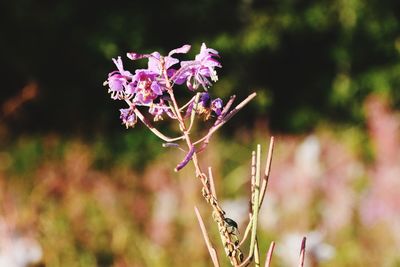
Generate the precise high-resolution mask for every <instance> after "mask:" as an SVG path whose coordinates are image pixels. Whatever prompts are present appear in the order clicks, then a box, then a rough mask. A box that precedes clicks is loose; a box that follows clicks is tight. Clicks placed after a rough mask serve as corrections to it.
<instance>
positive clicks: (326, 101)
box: [0, 0, 400, 132]
mask: <svg viewBox="0 0 400 267" xmlns="http://www.w3.org/2000/svg"><path fill="white" fill-rule="evenodd" d="M0 12H1V15H0V29H1V32H2V42H1V43H0V58H1V61H2V69H3V70H2V74H3V75H2V77H3V78H2V90H1V91H0V97H1V98H0V99H5V98H7V97H10V96H12V95H15V94H16V92H17V90H18V89H20V88H22V87H23V86H24V85H25V84H26V83H27V82H28V81H31V80H33V81H36V82H37V83H38V84H39V92H40V94H39V98H38V100H37V101H36V102H35V103H33V104H31V105H30V106H29V108H27V110H26V112H25V113H24V114H23V115H21V118H20V120H18V121H17V122H14V123H13V126H14V128H15V129H19V130H26V129H27V128H26V127H29V129H30V130H31V131H33V130H39V131H44V130H45V129H51V130H67V131H69V132H70V131H76V130H79V129H81V130H84V131H85V132H87V131H88V130H92V131H93V130H96V131H99V130H106V129H109V127H118V126H117V121H118V119H117V117H118V114H116V112H115V106H113V105H117V104H116V103H111V101H110V100H108V99H107V94H106V90H105V88H102V85H101V84H102V81H104V80H105V79H106V75H107V73H108V72H109V71H110V70H112V69H113V66H112V63H111V57H116V56H117V55H124V54H125V52H126V51H140V52H151V51H155V50H160V51H169V49H172V48H175V47H177V46H179V45H182V44H183V43H190V44H197V47H196V45H195V49H197V48H198V46H199V44H200V43H201V42H206V43H207V44H208V45H209V46H211V47H213V48H216V49H217V50H219V51H220V53H221V56H222V58H221V60H222V63H223V65H224V68H223V69H222V71H221V75H220V82H219V83H217V85H216V86H215V87H214V88H213V89H212V90H213V91H215V92H216V93H217V94H218V95H221V96H223V97H227V96H228V95H229V94H232V93H235V94H238V95H240V96H244V95H245V94H247V93H249V92H250V91H257V92H258V93H259V97H258V100H257V105H254V106H253V108H252V109H248V113H247V114H243V115H242V116H241V120H242V121H243V122H248V121H249V120H247V119H245V118H247V117H249V114H251V113H252V114H254V113H256V114H257V116H261V117H268V118H269V122H270V125H271V127H272V128H273V129H279V130H290V131H304V130H307V129H310V128H313V127H314V126H315V124H316V123H317V122H318V121H320V120H321V119H329V120H333V121H343V122H357V123H360V122H362V118H363V116H362V107H361V103H362V101H363V99H364V98H365V97H366V95H368V94H369V93H370V92H382V93H385V94H387V95H388V96H389V97H390V98H391V99H392V101H393V102H394V104H395V106H399V103H400V95H399V93H398V92H399V84H400V78H399V75H398V74H399V71H400V65H399V58H400V57H399V54H400V35H399V32H400V25H399V16H400V4H399V2H398V1H395V0H385V1H378V0H366V1H361V0H334V1H327V0H324V1H295V0H284V1H281V0H279V1H278V0H276V1H252V0H241V1H230V0H229V1H227V0H221V1H196V2H195V3H192V2H187V1H183V0H178V1H173V2H171V1H151V2H150V1H120V2H119V3H118V4H110V3H109V2H105V1H100V2H96V4H93V3H90V2H82V1H33V0H25V1H22V0H17V1H3V2H2V3H1V4H0ZM192 53H195V51H193V52H192ZM135 66H136V67H137V65H135ZM129 67H132V68H133V67H134V65H133V64H132V65H131V66H129ZM50 111H51V112H50Z"/></svg>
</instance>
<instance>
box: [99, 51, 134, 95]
mask: <svg viewBox="0 0 400 267" xmlns="http://www.w3.org/2000/svg"><path fill="white" fill-rule="evenodd" d="M112 60H113V62H114V64H115V65H116V66H117V69H118V70H116V71H113V72H111V73H109V74H108V79H107V81H105V82H104V85H108V86H109V89H108V92H109V93H111V98H112V99H123V98H126V97H128V95H127V94H126V92H125V88H126V86H127V85H128V83H129V81H130V80H131V77H132V74H131V73H130V72H129V71H126V70H124V66H123V64H122V60H121V57H118V58H117V59H114V58H113V59H112Z"/></svg>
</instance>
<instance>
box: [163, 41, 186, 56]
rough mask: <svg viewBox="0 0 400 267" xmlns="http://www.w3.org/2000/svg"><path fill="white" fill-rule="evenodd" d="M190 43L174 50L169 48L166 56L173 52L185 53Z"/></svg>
mask: <svg viewBox="0 0 400 267" xmlns="http://www.w3.org/2000/svg"><path fill="white" fill-rule="evenodd" d="M190 47H191V46H190V45H187V44H186V45H183V46H181V47H179V48H176V49H174V50H171V51H170V52H169V54H168V56H172V55H173V54H186V53H187V52H189V50H190Z"/></svg>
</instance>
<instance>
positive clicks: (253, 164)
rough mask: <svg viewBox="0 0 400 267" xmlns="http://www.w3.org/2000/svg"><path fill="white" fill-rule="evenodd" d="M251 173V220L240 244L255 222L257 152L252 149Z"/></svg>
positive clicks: (245, 238)
mask: <svg viewBox="0 0 400 267" xmlns="http://www.w3.org/2000/svg"><path fill="white" fill-rule="evenodd" d="M250 173H251V178H250V183H251V189H250V192H251V199H250V206H249V209H250V210H249V222H248V224H247V227H246V230H245V231H244V236H243V238H242V240H241V241H240V244H239V246H241V245H242V244H243V243H244V242H245V241H246V240H247V237H248V235H249V233H250V230H251V227H252V224H253V220H252V210H251V209H252V207H253V204H254V203H253V202H254V199H253V196H254V187H255V182H256V152H255V151H252V152H251V168H250Z"/></svg>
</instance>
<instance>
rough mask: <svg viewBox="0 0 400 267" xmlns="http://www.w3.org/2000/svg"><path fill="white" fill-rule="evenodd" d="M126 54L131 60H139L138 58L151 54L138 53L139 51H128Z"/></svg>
mask: <svg viewBox="0 0 400 267" xmlns="http://www.w3.org/2000/svg"><path fill="white" fill-rule="evenodd" d="M126 56H127V57H128V58H129V59H131V60H138V59H142V58H148V57H150V55H149V54H138V53H135V52H129V53H126Z"/></svg>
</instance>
